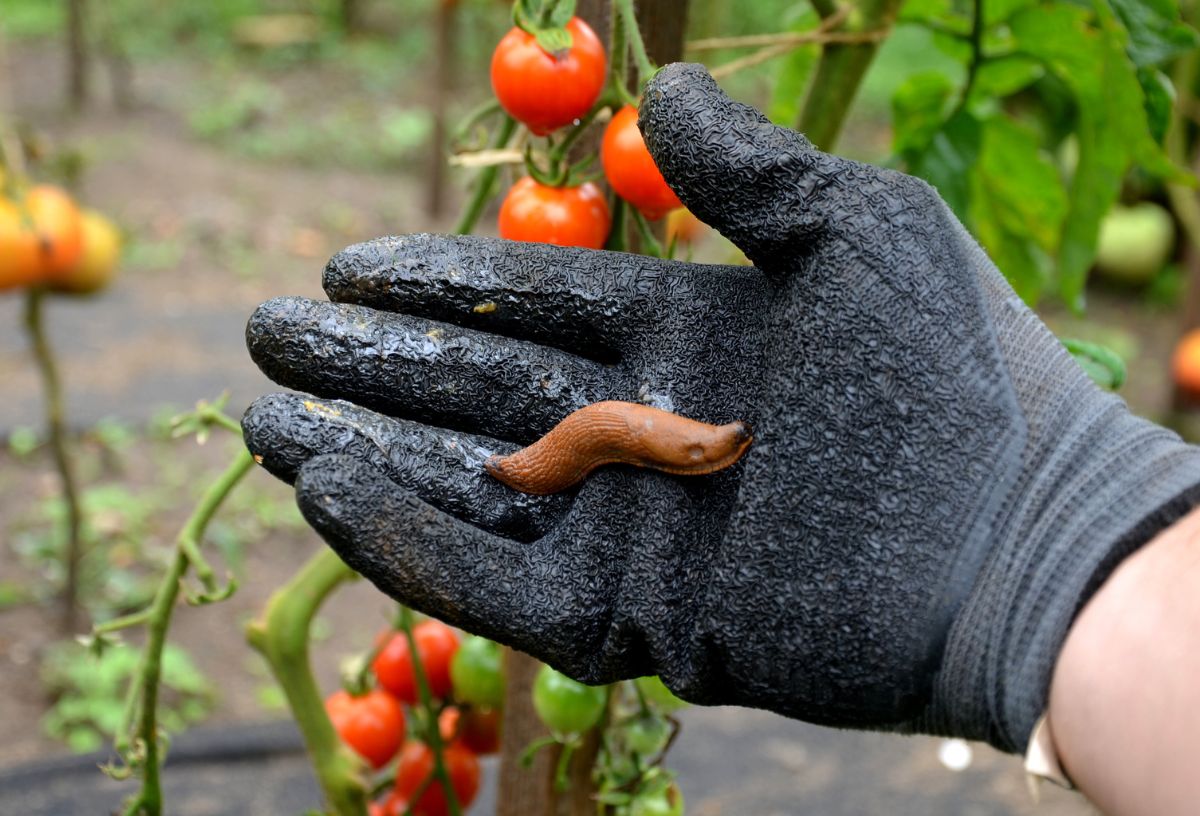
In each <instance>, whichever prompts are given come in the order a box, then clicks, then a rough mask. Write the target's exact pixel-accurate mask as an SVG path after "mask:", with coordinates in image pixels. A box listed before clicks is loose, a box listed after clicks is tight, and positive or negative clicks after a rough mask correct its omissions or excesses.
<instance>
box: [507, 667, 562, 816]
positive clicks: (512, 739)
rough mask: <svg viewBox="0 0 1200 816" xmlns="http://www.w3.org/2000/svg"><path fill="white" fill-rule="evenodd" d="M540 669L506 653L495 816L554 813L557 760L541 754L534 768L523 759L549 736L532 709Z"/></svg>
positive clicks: (546, 752)
mask: <svg viewBox="0 0 1200 816" xmlns="http://www.w3.org/2000/svg"><path fill="white" fill-rule="evenodd" d="M540 667H541V663H539V662H538V661H537V660H535V659H534V658H532V657H530V656H529V655H527V654H524V653H522V652H518V651H515V650H513V649H505V650H504V677H505V689H506V690H505V693H504V728H503V730H502V732H501V735H500V789H499V795H498V796H497V802H496V816H550V814H553V813H554V758H553V757H552V756H551V752H550V751H545V750H543V751H538V752H537V754H536V755H534V759H533V765H531V766H530V767H528V768H524V767H521V763H520V757H521V754H523V753H524V752H525V749H526V747H528V746H529V744H530V743H532V742H533V741H534V740H538V739H541V738H542V737H545V736H546V735H547V733H548V732H547V731H546V726H544V725H542V721H541V720H540V719H538V715H537V712H536V711H535V710H534V708H533V695H532V693H531V692H532V690H533V680H534V678H535V677H536V676H537V673H538V669H539V668H540Z"/></svg>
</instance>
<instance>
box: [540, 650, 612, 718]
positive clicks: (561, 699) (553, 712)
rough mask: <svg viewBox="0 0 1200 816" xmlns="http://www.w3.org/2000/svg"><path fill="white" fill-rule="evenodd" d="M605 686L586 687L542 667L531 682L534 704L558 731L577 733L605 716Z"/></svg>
mask: <svg viewBox="0 0 1200 816" xmlns="http://www.w3.org/2000/svg"><path fill="white" fill-rule="evenodd" d="M606 696H607V695H606V692H605V688H604V686H585V685H584V684H583V683H580V682H577V681H575V680H572V679H571V678H570V677H567V676H566V675H565V674H563V673H562V672H557V671H555V670H554V669H552V668H550V667H549V666H542V668H541V670H540V671H538V676H537V679H536V680H534V681H533V707H534V709H535V710H536V711H537V713H538V716H539V717H540V718H541V719H542V722H544V723H545V724H546V727H547V728H549V729H550V730H551V731H553V732H555V733H557V734H579V733H582V732H584V731H587V730H588V729H590V728H593V727H595V726H596V724H597V723H599V722H600V718H601V717H602V716H604V702H605V697H606Z"/></svg>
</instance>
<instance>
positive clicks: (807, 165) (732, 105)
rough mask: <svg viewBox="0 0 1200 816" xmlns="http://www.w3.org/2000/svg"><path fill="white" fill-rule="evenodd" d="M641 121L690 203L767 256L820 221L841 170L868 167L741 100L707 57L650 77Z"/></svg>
mask: <svg viewBox="0 0 1200 816" xmlns="http://www.w3.org/2000/svg"><path fill="white" fill-rule="evenodd" d="M638 125H639V127H640V128H641V130H642V133H643V135H644V137H645V139H646V146H647V147H648V148H649V149H650V153H651V154H652V155H653V156H654V161H655V163H656V164H657V165H658V167H659V169H660V170H661V171H662V173H663V176H664V178H665V179H666V180H667V183H668V184H670V185H671V188H672V189H674V190H675V192H676V194H678V196H679V197H680V199H682V201H683V203H684V204H686V205H687V206H688V208H689V209H690V210H691V211H692V212H694V213H695V214H696V215H697V216H698V217H699V218H700V219H701V220H702V221H704V222H705V223H708V224H710V225H712V226H713V227H715V228H716V229H718V230H719V231H720V232H721V233H722V234H724V235H725V237H727V238H729V239H730V240H731V241H733V242H734V243H735V244H737V245H738V246H739V247H740V248H741V249H742V251H744V252H745V253H746V255H747V256H748V257H749V258H750V259H751V260H752V261H754V262H755V263H756V264H758V265H760V266H762V265H764V264H765V263H767V262H769V261H770V260H771V259H772V258H773V257H775V256H776V255H778V254H779V252H781V251H785V250H788V249H790V248H791V247H792V246H793V245H794V244H795V243H796V242H797V241H798V240H807V239H811V238H812V237H813V236H814V235H815V234H817V233H818V232H819V231H820V229H821V227H822V226H823V223H824V218H825V212H826V205H822V204H821V203H820V201H819V199H820V194H821V191H822V189H823V188H824V187H825V185H827V184H829V183H830V180H831V178H835V177H839V176H840V175H842V174H844V173H846V172H848V171H851V169H852V168H861V169H863V170H866V169H868V168H866V166H865V165H856V164H855V163H853V162H848V161H846V160H844V159H839V158H837V157H835V156H829V155H827V154H825V153H821V152H820V151H818V150H816V149H815V148H814V147H813V146H812V143H811V142H809V141H808V139H806V138H804V136H802V135H800V134H799V133H797V132H795V131H793V130H789V129H787V128H782V127H778V126H776V125H774V124H772V123H771V121H770V120H769V119H767V117H766V116H764V115H763V114H762V113H760V112H759V111H757V110H755V109H754V108H752V107H750V106H749V105H744V104H742V103H740V102H735V101H733V100H732V99H730V98H729V97H728V96H726V95H725V92H724V91H722V90H721V89H720V87H719V86H718V85H717V83H716V81H715V80H714V79H713V78H712V76H711V75H710V74H709V73H708V71H707V70H705V68H704V67H703V66H702V65H695V64H686V63H674V64H671V65H668V66H666V67H665V68H663V69H662V70H661V71H659V73H658V74H657V75H655V77H654V78H653V79H652V80H651V81H650V82H649V84H648V85H647V86H646V92H645V94H644V95H643V97H642V104H641V108H640V111H639V118H638Z"/></svg>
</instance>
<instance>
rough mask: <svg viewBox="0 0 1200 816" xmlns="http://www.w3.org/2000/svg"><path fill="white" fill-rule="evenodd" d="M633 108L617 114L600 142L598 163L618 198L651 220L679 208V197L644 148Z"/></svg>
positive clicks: (681, 203)
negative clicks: (602, 167)
mask: <svg viewBox="0 0 1200 816" xmlns="http://www.w3.org/2000/svg"><path fill="white" fill-rule="evenodd" d="M637 116H638V114H637V108H635V107H634V106H633V105H626V106H625V107H623V108H621V109H620V110H619V111H617V113H616V115H614V116H613V118H612V121H611V122H609V123H608V127H606V128H605V129H604V140H603V141H602V142H601V143H600V163H601V164H603V165H604V175H605V176H606V177H607V178H608V183H609V184H611V185H612V188H613V190H614V191H615V192H616V194H617V195H619V196H620V197H621V198H623V199H625V200H626V201H628V202H629V203H630V204H632V205H633V206H634V207H636V208H637V209H638V211H639V212H640V213H641V214H642V215H644V216H646V217H647V218H649V219H650V220H652V221H657V220H658V219H660V218H662V217H663V216H664V215H666V214H667V213H668V212H670V211H671V210H673V209H675V208H677V207H682V206H683V202H682V201H680V200H679V196H677V195H675V192H674V191H673V190H672V189H671V188H670V187H668V186H667V181H666V179H664V178H663V175H662V173H660V172H659V170H658V165H656V164H655V163H654V158H653V157H652V156H651V155H650V151H649V150H648V149H647V148H646V142H645V141H644V140H643V139H642V132H641V131H640V130H638V126H637Z"/></svg>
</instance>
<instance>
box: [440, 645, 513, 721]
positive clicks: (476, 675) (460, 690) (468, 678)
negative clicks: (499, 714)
mask: <svg viewBox="0 0 1200 816" xmlns="http://www.w3.org/2000/svg"><path fill="white" fill-rule="evenodd" d="M501 663H502V655H501V653H500V645H499V644H497V643H493V642H492V641H490V640H488V639H487V638H483V637H477V636H472V637H469V638H467V639H466V640H464V641H463V642H462V645H461V646H459V647H458V651H457V652H455V653H454V659H453V660H451V661H450V679H451V680H452V681H453V683H454V697H455V699H456V700H459V701H460V702H463V703H472V704H474V705H477V706H486V707H490V708H497V707H499V706H501V705H503V704H504V667H503V666H502V665H501Z"/></svg>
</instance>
